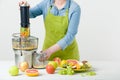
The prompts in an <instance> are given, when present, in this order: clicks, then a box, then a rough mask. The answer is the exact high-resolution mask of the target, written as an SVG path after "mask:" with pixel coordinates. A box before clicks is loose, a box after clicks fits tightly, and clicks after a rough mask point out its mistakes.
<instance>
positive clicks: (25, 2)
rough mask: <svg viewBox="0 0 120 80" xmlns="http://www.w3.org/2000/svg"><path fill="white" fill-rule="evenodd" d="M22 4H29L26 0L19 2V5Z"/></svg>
mask: <svg viewBox="0 0 120 80" xmlns="http://www.w3.org/2000/svg"><path fill="white" fill-rule="evenodd" d="M22 5H28V6H30V5H29V4H28V2H27V1H26V0H22V1H20V2H19V6H22Z"/></svg>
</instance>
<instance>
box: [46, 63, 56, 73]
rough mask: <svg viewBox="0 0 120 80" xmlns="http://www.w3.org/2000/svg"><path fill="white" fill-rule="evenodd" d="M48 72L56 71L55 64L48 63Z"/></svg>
mask: <svg viewBox="0 0 120 80" xmlns="http://www.w3.org/2000/svg"><path fill="white" fill-rule="evenodd" d="M46 72H47V73H48V74H53V73H54V72H55V68H54V66H53V65H51V64H48V65H47V66H46Z"/></svg>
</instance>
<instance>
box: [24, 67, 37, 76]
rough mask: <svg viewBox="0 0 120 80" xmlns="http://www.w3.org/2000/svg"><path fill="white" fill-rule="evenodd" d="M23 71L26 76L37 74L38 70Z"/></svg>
mask: <svg viewBox="0 0 120 80" xmlns="http://www.w3.org/2000/svg"><path fill="white" fill-rule="evenodd" d="M25 73H26V75H27V76H31V77H34V76H38V75H39V72H38V70H37V69H26V70H25Z"/></svg>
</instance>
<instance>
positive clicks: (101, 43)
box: [0, 0, 120, 61]
mask: <svg viewBox="0 0 120 80" xmlns="http://www.w3.org/2000/svg"><path fill="white" fill-rule="evenodd" d="M19 1H20V0H0V60H13V59H14V52H13V50H12V45H11V43H12V42H11V41H12V40H11V39H12V34H13V33H18V32H19V29H20V15H19V7H18V2H19ZM40 1H41V0H28V2H29V3H30V5H31V7H33V6H35V5H36V4H37V3H38V2H40ZM75 1H76V2H77V3H78V4H79V5H80V7H81V18H80V25H79V30H78V34H77V35H76V37H77V40H78V44H79V50H80V55H81V60H83V59H86V60H89V61H90V60H93V61H97V60H98V61H110V60H112V61H116V60H120V58H119V56H120V49H119V48H120V22H119V21H120V9H119V8H120V5H119V3H120V1H119V0H75ZM30 22H31V25H30V27H31V35H34V36H36V37H38V38H39V48H38V51H40V50H41V48H42V44H43V39H44V24H43V19H42V16H40V17H37V18H35V19H31V20H30Z"/></svg>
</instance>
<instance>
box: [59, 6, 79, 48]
mask: <svg viewBox="0 0 120 80" xmlns="http://www.w3.org/2000/svg"><path fill="white" fill-rule="evenodd" d="M80 13H81V12H80V7H79V6H77V7H76V8H75V9H74V11H73V13H72V14H71V16H70V21H69V25H68V30H67V33H66V35H65V36H64V37H63V38H62V39H61V40H60V41H58V42H57V44H58V45H59V46H60V47H61V49H62V50H64V49H65V48H66V47H67V46H68V45H70V44H71V43H72V41H73V40H74V38H75V35H76V34H77V31H78V26H79V21H80Z"/></svg>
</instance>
